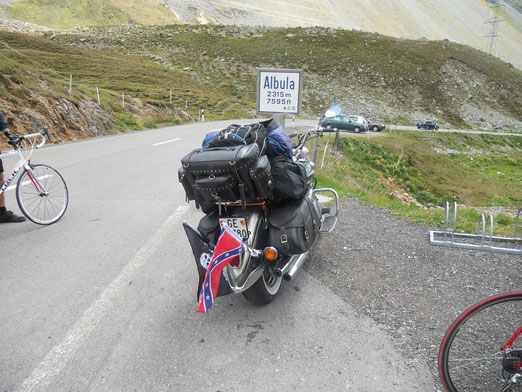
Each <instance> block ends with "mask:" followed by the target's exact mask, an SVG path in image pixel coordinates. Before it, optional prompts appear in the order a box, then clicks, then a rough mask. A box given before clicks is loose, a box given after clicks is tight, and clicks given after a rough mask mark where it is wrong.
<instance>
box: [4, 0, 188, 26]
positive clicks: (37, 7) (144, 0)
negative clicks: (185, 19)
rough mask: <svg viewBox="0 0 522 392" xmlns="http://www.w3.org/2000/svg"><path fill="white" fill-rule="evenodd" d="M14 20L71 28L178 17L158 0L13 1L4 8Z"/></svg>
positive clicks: (167, 21) (158, 21)
mask: <svg viewBox="0 0 522 392" xmlns="http://www.w3.org/2000/svg"><path fill="white" fill-rule="evenodd" d="M4 12H5V13H6V14H7V16H9V17H10V18H13V19H18V20H23V21H26V22H31V23H35V24H39V25H42V26H48V27H53V28H56V29H69V28H75V27H78V26H93V25H107V24H113V25H117V24H127V23H137V24H143V25H152V24H172V23H178V22H179V20H178V19H177V18H176V16H175V14H174V13H173V12H172V11H171V10H170V9H168V8H167V7H164V6H162V5H161V4H160V3H159V2H158V0H106V1H85V0H57V1H42V0H14V1H13V2H12V5H11V7H6V8H5V11H4Z"/></svg>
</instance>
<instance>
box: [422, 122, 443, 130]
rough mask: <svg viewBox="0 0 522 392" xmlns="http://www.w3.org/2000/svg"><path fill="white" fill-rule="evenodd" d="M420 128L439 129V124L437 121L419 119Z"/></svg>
mask: <svg viewBox="0 0 522 392" xmlns="http://www.w3.org/2000/svg"><path fill="white" fill-rule="evenodd" d="M417 128H418V129H434V130H437V129H439V126H438V125H437V123H436V122H435V121H430V120H425V121H417Z"/></svg>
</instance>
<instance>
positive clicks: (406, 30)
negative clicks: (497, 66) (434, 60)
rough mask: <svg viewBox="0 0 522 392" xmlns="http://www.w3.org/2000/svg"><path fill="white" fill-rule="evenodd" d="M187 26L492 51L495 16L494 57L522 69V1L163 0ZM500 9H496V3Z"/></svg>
mask: <svg viewBox="0 0 522 392" xmlns="http://www.w3.org/2000/svg"><path fill="white" fill-rule="evenodd" d="M162 1H163V3H164V4H165V5H167V6H168V7H169V8H171V9H172V10H174V11H175V12H176V14H177V15H179V17H180V19H181V20H183V21H185V22H188V23H215V24H229V25H262V26H272V27H277V26H292V27H296V26H323V27H334V28H342V29H347V30H350V29H355V30H361V31H369V32H376V33H380V34H384V35H389V36H393V37H399V38H408V39H422V38H425V39H428V40H443V39H448V40H450V41H454V42H458V43H462V44H466V45H470V46H473V47H475V48H478V49H482V50H489V49H488V45H489V41H488V38H486V37H485V36H486V35H488V34H489V30H490V28H491V24H488V23H485V22H487V21H489V20H491V19H492V18H493V17H498V18H500V19H502V20H503V21H502V22H501V23H499V24H498V25H497V30H496V31H495V34H499V35H501V37H499V38H497V39H495V40H494V53H495V55H497V56H499V57H500V58H501V59H503V60H504V61H506V62H509V63H512V64H514V65H516V66H517V67H519V68H522V55H521V52H520V48H521V44H522V32H521V26H522V16H521V14H520V9H521V2H520V1H519V0H511V1H510V2H505V1H498V2H497V1H496V0H491V1H489V2H487V1H484V0H459V1H454V0H442V1H440V0H439V1H424V0H373V1H371V2H367V1H361V0H345V1H338V0H326V1H325V0H320V1H319V0H306V1H302V0H286V1H272V0H243V1H235V0H214V1H208V0H194V1H190V2H187V1H184V0H162ZM496 3H498V4H499V5H501V8H499V9H497V10H494V9H492V8H491V5H493V4H496Z"/></svg>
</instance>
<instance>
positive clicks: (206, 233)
mask: <svg viewBox="0 0 522 392" xmlns="http://www.w3.org/2000/svg"><path fill="white" fill-rule="evenodd" d="M322 135H323V128H322V127H320V126H318V127H316V128H313V129H310V130H308V131H306V132H304V133H294V134H292V135H289V137H290V138H291V139H292V140H296V143H295V144H293V160H292V161H293V162H286V163H285V164H292V165H297V166H298V167H299V170H300V172H301V173H302V175H303V176H304V184H305V189H304V196H302V197H300V198H299V199H288V200H283V201H277V202H276V201H274V200H273V199H271V197H264V198H263V199H256V201H254V202H252V200H250V202H245V198H244V197H243V196H244V193H245V192H244V190H241V192H239V193H236V195H240V196H238V197H240V199H241V200H230V198H234V195H231V196H229V197H228V198H229V200H226V199H225V196H223V193H220V194H219V195H218V193H217V192H216V191H214V192H213V193H212V194H213V196H214V198H215V199H216V201H215V202H214V203H212V204H213V206H211V208H208V206H207V207H205V206H204V205H201V207H202V209H203V210H204V212H205V216H204V217H203V218H202V219H201V220H200V222H199V225H198V227H197V228H196V227H194V226H192V225H191V224H190V223H188V222H186V221H185V222H183V227H184V229H185V233H186V235H187V237H188V240H189V243H190V245H191V248H192V251H193V254H194V257H195V259H196V264H197V267H198V272H199V277H200V280H199V287H198V291H197V296H198V298H200V300H201V293H202V291H201V289H202V286H203V284H204V281H205V276H206V273H207V269H209V265H210V262H211V259H212V255H213V252H214V250H215V247H216V242H217V241H218V239H219V238H220V233H221V234H222V228H223V227H224V226H225V225H226V226H228V227H229V228H231V229H232V230H233V231H234V232H235V233H236V234H237V236H238V237H239V238H240V239H241V241H242V245H243V246H242V252H241V254H240V255H239V259H238V261H237V262H236V263H230V264H228V265H226V266H225V267H224V269H223V270H222V276H221V277H222V278H223V279H221V280H220V282H219V288H218V290H217V296H222V295H228V294H231V293H242V294H243V296H244V297H245V298H246V299H247V300H248V301H250V302H251V303H253V304H255V305H265V304H268V303H269V302H271V301H272V300H274V298H275V297H276V296H277V294H278V292H279V290H280V287H281V284H282V282H283V281H290V280H291V279H292V278H293V277H294V276H295V275H296V273H297V272H298V271H299V270H300V268H301V267H302V266H303V264H304V262H305V261H306V260H307V259H308V258H309V255H310V248H311V247H312V246H313V244H314V243H315V241H316V240H317V238H318V236H319V234H320V233H330V232H331V231H332V230H333V229H334V227H335V225H336V222H337V217H338V198H339V197H338V194H337V192H336V191H335V190H334V189H331V188H321V189H318V188H317V180H316V179H315V164H314V162H313V161H311V160H310V157H309V150H308V148H307V147H306V146H305V145H306V143H307V142H308V141H310V140H312V139H314V138H317V137H321V136H322ZM229 150H231V149H230V148H229ZM218 152H221V151H218ZM213 153H215V152H213ZM260 160H261V159H260ZM186 162H188V159H186V160H185V161H183V160H182V163H183V167H182V168H180V172H179V178H180V182H183V185H184V186H185V190H186V192H187V197H188V199H189V200H192V199H195V200H196V203H197V204H198V201H197V197H194V195H193V194H190V192H194V189H196V188H198V186H199V188H198V189H206V188H203V187H202V185H201V184H200V185H198V184H196V185H194V183H193V182H192V183H191V184H192V185H190V184H189V185H187V178H186V176H187V175H188V174H187V171H188V170H190V169H191V168H192V169H194V168H193V167H191V166H190V165H189V163H186ZM237 162H239V160H237ZM234 163H236V160H234ZM193 166H194V165H193ZM238 166H239V163H237V164H236V165H235V169H234V170H236V173H237V169H238ZM250 170H251V171H250V175H251V176H253V174H252V169H250ZM272 170H274V163H273V162H272ZM194 171H196V170H195V169H194ZM268 171H270V166H269V169H268ZM273 174H274V178H272V177H269V180H268V181H267V182H266V184H268V188H270V186H273V185H274V183H276V186H277V180H276V178H275V173H273ZM207 177H209V178H210V180H209V178H206V177H205V178H204V179H201V180H196V182H197V181H201V183H205V184H206V183H208V182H209V181H211V180H212V181H216V179H219V178H218V177H219V174H210V175H209V176H207ZM253 178H255V177H253ZM230 182H233V181H232V180H231V179H230V178H228V177H227V178H226V181H225V180H224V182H223V185H222V186H221V187H220V188H217V187H215V188H214V189H223V188H227V187H228V184H229V183H230ZM236 188H237V187H236ZM229 190H230V189H229ZM222 192H223V191H222ZM323 194H329V195H330V196H331V197H325V198H324V199H325V200H326V201H327V202H330V201H332V202H333V204H334V205H335V209H334V211H333V212H332V210H331V207H328V206H325V205H323V204H321V203H320V201H319V198H320V197H321V196H319V195H323ZM264 196H266V193H265V194H264ZM318 196H319V197H318ZM191 197H192V199H191ZM220 197H221V198H220ZM323 197H324V195H323ZM197 204H196V205H197ZM200 204H203V203H200ZM296 217H297V218H296ZM296 222H297V223H296ZM198 311H199V310H198Z"/></svg>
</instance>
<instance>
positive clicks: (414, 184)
mask: <svg viewBox="0 0 522 392" xmlns="http://www.w3.org/2000/svg"><path fill="white" fill-rule="evenodd" d="M520 139H522V138H520V137H507V138H506V137H503V136H494V137H490V136H488V137H482V136H481V135H472V136H468V135H464V136H463V135H459V134H444V135H441V134H433V133H418V132H397V133H393V134H388V135H386V136H380V137H373V138H371V139H364V138H355V137H347V136H344V137H341V139H340V143H339V147H338V152H339V155H336V154H327V155H326V156H327V159H326V166H325V169H324V170H318V180H319V183H320V185H321V186H330V187H333V188H335V189H338V190H339V192H340V193H341V194H342V195H344V196H351V197H356V198H358V199H359V200H361V201H363V202H365V203H368V204H371V205H375V206H378V207H380V208H385V209H387V210H388V211H390V212H391V213H392V214H396V215H399V216H401V217H403V218H405V219H408V220H410V221H412V222H416V223H424V224H428V225H434V226H441V225H442V224H443V220H444V212H443V207H444V206H445V205H446V201H449V202H450V203H452V202H453V201H457V202H458V203H459V205H460V206H461V208H459V215H458V222H457V230H459V231H464V232H469V233H471V232H476V230H477V225H478V220H479V217H480V212H478V211H477V210H476V209H474V208H471V207H484V206H502V207H509V208H510V209H512V210H514V211H516V210H517V209H518V208H519V207H522V186H521V182H520V181H521V176H522V154H521V151H522V146H521V144H520V143H521V140H520ZM324 144H325V141H322V143H321V144H320V149H319V154H318V156H322V154H323V152H324ZM501 145H503V146H504V149H503V151H502V153H499V152H498V149H499V146H501ZM330 148H331V146H330ZM450 148H451V150H452V151H458V153H451V154H449V155H448V154H443V153H441V152H437V151H445V150H448V149H450ZM471 148H472V149H473V150H471ZM470 150H471V151H470ZM401 152H403V156H402V158H401V159H399V158H400V154H401ZM501 170H502V173H503V174H502V175H501V176H500V175H499V174H498V173H497V172H499V171H501ZM391 183H394V184H397V185H398V186H400V188H402V190H403V191H406V192H407V193H408V194H409V195H410V196H413V197H414V198H415V199H416V201H418V202H419V203H421V204H422V207H417V206H415V205H410V204H408V203H405V202H404V201H401V200H399V199H398V198H397V197H395V196H393V195H392V194H391V192H392V188H391V185H390V184H391ZM464 206H468V207H466V208H464ZM514 226H515V219H514V217H512V216H508V215H506V214H498V215H497V216H495V233H496V234H499V235H507V236H512V235H513V230H514Z"/></svg>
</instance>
